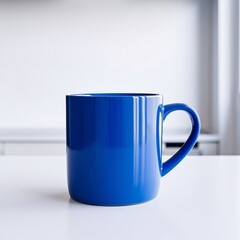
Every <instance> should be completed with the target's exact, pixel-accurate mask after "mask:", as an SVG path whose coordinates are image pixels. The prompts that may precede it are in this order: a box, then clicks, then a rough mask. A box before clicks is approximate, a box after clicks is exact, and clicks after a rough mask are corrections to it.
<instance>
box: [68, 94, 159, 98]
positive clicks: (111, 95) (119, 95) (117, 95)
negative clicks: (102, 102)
mask: <svg viewBox="0 0 240 240" xmlns="http://www.w3.org/2000/svg"><path fill="white" fill-rule="evenodd" d="M69 96H81V97H161V96H162V95H160V94H157V93H84V94H70V95H69Z"/></svg>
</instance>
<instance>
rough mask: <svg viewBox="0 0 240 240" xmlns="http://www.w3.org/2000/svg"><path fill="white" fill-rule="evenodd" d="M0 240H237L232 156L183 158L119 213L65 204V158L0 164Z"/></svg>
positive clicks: (239, 184)
mask: <svg viewBox="0 0 240 240" xmlns="http://www.w3.org/2000/svg"><path fill="white" fill-rule="evenodd" d="M0 239H2V240H5V239H6V240H12V239H18V240H30V239H31V240H33V239H34V240H37V239H41V240H46V239H51V240H53V239H57V240H61V239H83V240H85V239H86V240H92V239H97V240H99V239H100V240H101V239H102V240H108V239H111V240H116V239H119V240H127V239H136V240H141V239H144V240H146V239H149V240H155V239H163V240H170V239H172V240H188V239H189V240H198V239H199V240H200V239H201V240H208V239H209V240H210V239H211V240H213V239H218V240H235V239H236V240H237V239H240V156H209V157H208V156H189V157H187V158H186V159H184V161H183V162H182V163H181V164H180V165H179V166H177V167H176V169H174V170H173V171H172V172H170V173H169V174H167V175H166V176H165V177H163V178H162V179H161V188H160V193H159V196H158V197H157V198H156V199H155V200H153V201H150V202H148V203H144V204H139V205H133V206H127V207H98V206H90V205H84V204H80V203H76V202H73V201H71V200H70V199H69V195H68V192H67V183H66V159H65V157H59V156H58V157H42V156H41V157H30V156H28V157H16V156H15V157H0Z"/></svg>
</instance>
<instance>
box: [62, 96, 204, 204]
mask: <svg viewBox="0 0 240 240" xmlns="http://www.w3.org/2000/svg"><path fill="white" fill-rule="evenodd" d="M66 100H67V169H68V188H69V193H70V196H71V198H72V199H74V200H76V201H79V202H82V203H88V204H95V205H110V206H111V205H129V204H135V203H141V202H145V201H148V200H151V199H153V198H154V197H155V196H156V195H157V194H158V191H159V183H160V177H161V175H165V174H166V173H167V172H169V171H170V170H171V169H172V168H174V167H175V165H176V164H178V163H179V162H180V161H181V160H182V158H183V157H184V156H185V155H186V154H187V153H188V151H190V150H191V148H192V147H193V145H194V144H195V142H196V140H197V135H198V132H199V129H200V124H199V119H198V116H197V114H196V113H195V111H194V110H192V109H191V108H189V107H187V106H186V105H183V104H173V105H166V106H163V102H162V96H160V95H157V94H88V95H87V94H86V95H84V94H83V95H80V94H79V95H68V96H67V98H66ZM175 110H184V111H187V112H188V114H189V115H190V116H191V119H192V122H193V129H194V131H193V133H192V135H191V136H190V137H189V139H188V140H187V142H186V144H185V145H184V146H183V148H182V150H180V151H179V152H178V153H177V154H176V155H175V156H173V157H172V158H171V159H170V160H169V161H168V162H165V163H163V164H162V160H161V159H162V157H161V152H162V150H161V145H162V144H161V141H162V140H161V139H162V124H163V119H164V118H165V117H166V116H167V115H168V114H169V113H170V112H172V111H175Z"/></svg>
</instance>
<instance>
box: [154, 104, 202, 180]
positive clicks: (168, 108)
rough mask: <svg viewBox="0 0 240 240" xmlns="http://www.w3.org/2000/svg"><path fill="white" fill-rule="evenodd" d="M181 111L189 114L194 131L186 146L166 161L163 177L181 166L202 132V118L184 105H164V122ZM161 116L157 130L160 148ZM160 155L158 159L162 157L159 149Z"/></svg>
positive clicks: (163, 167) (162, 167)
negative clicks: (168, 116) (169, 115)
mask: <svg viewBox="0 0 240 240" xmlns="http://www.w3.org/2000/svg"><path fill="white" fill-rule="evenodd" d="M179 110H180V111H185V112H187V113H188V115H189V117H190V119H191V122H192V130H191V133H190V135H189V137H188V139H187V141H186V142H185V143H184V145H183V146H182V147H181V148H180V149H179V150H178V151H177V152H176V153H175V154H174V155H173V156H172V157H170V158H169V159H168V160H167V161H165V162H164V163H163V164H162V165H161V171H160V173H161V176H164V175H166V174H167V173H169V172H170V171H171V170H172V169H173V168H174V167H176V165H177V164H179V163H180V162H181V161H182V159H183V158H184V157H185V156H186V155H187V154H188V152H189V151H190V150H191V149H192V148H193V146H194V145H195V143H196V141H197V138H198V135H199V132H200V128H201V124H200V118H199V116H198V114H197V112H196V111H195V110H194V109H192V108H191V107H189V106H187V105H186V104H183V103H173V104H168V105H164V109H163V121H164V120H165V119H166V117H167V115H168V114H169V113H171V112H174V111H179ZM159 114H160V113H159V112H158V128H157V135H158V137H157V138H158V146H159ZM158 155H159V156H158V157H161V156H160V149H159V147H158Z"/></svg>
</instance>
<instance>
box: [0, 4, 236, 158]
mask: <svg viewBox="0 0 240 240" xmlns="http://www.w3.org/2000/svg"><path fill="white" fill-rule="evenodd" d="M238 13H239V5H238V1H237V0H233V1H225V0H115V1H110V0H90V1H89V0H49V1H47V0H0V110H1V111H0V154H1V155H31V154H33V155H36V154H37V155H51V154H52V155H56V154H60V155H62V154H65V95H66V94H72V93H85V92H152V93H160V94H163V95H164V103H165V104H168V103H173V102H183V103H186V104H189V105H191V106H192V107H194V108H195V109H196V110H197V111H198V113H199V115H200V118H201V122H202V130H201V135H200V137H199V141H198V143H197V144H196V146H195V147H194V149H193V151H192V154H206V155H208V154H211V155H215V154H240V148H239V147H240V126H239V124H238V123H239V122H240V121H239V120H240V87H239V72H238V71H239V60H238V56H239V47H238V46H239V44H238V40H239V36H238V35H239V24H238V20H239V17H238ZM190 125H191V123H190V120H189V118H188V116H186V114H184V113H182V112H177V113H174V114H171V115H170V116H169V117H168V118H167V120H166V121H165V123H164V146H163V149H164V154H172V153H173V152H175V151H176V150H177V149H178V148H179V147H180V146H181V145H182V144H183V143H184V141H185V140H186V138H187V136H188V134H189V130H190Z"/></svg>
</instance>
